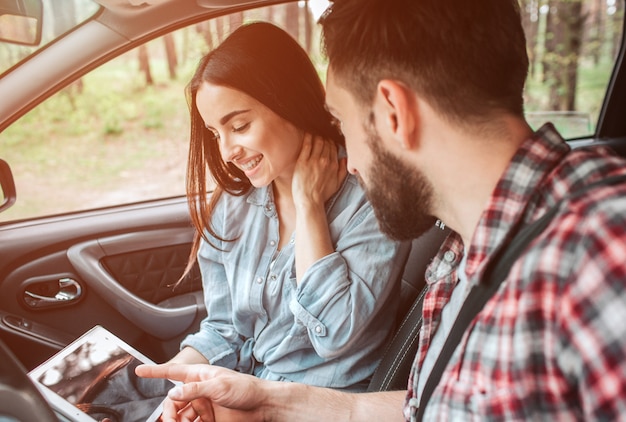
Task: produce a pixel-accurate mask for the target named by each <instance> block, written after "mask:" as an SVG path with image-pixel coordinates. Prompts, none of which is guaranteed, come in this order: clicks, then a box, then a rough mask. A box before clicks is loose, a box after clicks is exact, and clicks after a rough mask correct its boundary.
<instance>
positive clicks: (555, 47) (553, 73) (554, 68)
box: [543, 0, 584, 110]
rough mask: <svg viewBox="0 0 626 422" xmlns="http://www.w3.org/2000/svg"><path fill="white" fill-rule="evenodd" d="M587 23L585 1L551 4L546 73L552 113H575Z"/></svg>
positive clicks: (563, 1)
mask: <svg viewBox="0 0 626 422" xmlns="http://www.w3.org/2000/svg"><path fill="white" fill-rule="evenodd" d="M583 23H584V18H583V16H582V0H553V1H551V2H550V11H549V13H548V15H547V19H546V34H545V56H544V61H543V70H544V82H545V83H546V84H547V85H548V87H549V97H548V107H549V108H550V109H551V110H574V109H575V106H576V83H577V81H578V58H579V55H580V46H581V37H582V29H583Z"/></svg>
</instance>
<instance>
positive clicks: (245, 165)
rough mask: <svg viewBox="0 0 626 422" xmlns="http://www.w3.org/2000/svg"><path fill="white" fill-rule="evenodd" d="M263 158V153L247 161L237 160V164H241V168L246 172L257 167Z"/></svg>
mask: <svg viewBox="0 0 626 422" xmlns="http://www.w3.org/2000/svg"><path fill="white" fill-rule="evenodd" d="M262 159H263V154H259V155H257V156H256V157H254V158H252V159H250V160H247V161H245V162H237V165H238V166H239V168H241V169H242V170H243V171H244V172H246V173H248V172H249V171H251V170H253V169H255V168H256V167H257V166H258V164H259V163H260V162H261V160H262Z"/></svg>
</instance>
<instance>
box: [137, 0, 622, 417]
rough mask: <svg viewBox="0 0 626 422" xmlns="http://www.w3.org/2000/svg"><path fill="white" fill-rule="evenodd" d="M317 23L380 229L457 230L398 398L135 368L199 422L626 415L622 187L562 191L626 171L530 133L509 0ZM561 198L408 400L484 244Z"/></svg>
mask: <svg viewBox="0 0 626 422" xmlns="http://www.w3.org/2000/svg"><path fill="white" fill-rule="evenodd" d="M322 25H323V30H324V42H325V47H326V53H327V55H328V58H329V70H328V78H327V104H328V108H329V110H330V111H331V112H332V113H333V114H334V116H335V117H336V118H337V119H338V121H339V122H340V123H341V126H342V130H343V131H344V135H345V137H346V143H347V150H348V169H349V171H351V172H352V173H354V174H357V175H359V176H360V177H361V179H362V182H363V184H364V186H365V187H366V189H367V192H368V196H369V198H370V200H371V202H372V204H373V205H374V208H375V210H376V214H377V217H378V219H379V221H380V224H381V227H382V228H383V229H384V230H385V231H386V232H387V233H388V234H389V235H391V236H392V237H395V238H398V239H406V238H413V237H417V236H419V235H420V234H421V233H423V232H424V231H425V230H426V229H427V228H428V227H430V226H431V224H432V221H433V218H434V217H436V218H439V219H441V220H442V221H444V222H445V223H446V225H448V226H449V227H451V228H452V229H453V230H454V233H452V234H451V235H450V237H449V238H448V239H447V240H446V242H445V243H444V245H443V246H442V248H441V250H440V253H439V255H438V256H437V257H436V258H435V260H434V261H433V263H432V264H431V266H430V267H429V270H428V271H427V274H426V277H427V282H428V284H429V291H428V294H427V296H426V298H425V301H424V309H423V319H424V322H423V327H422V329H421V332H420V345H419V350H418V354H417V357H416V361H415V364H414V368H413V371H412V374H411V377H410V379H409V384H408V390H407V391H402V392H385V393H368V394H346V393H343V392H339V391H332V390H326V389H321V388H314V387H309V386H304V385H301V384H294V383H267V382H263V381H260V380H257V379H255V378H253V377H249V376H246V375H241V374H236V373H233V372H230V371H226V370H223V369H220V368H213V367H208V366H206V367H202V368H198V367H177V366H171V367H163V366H160V367H159V366H157V367H142V368H141V369H140V370H139V373H140V375H143V376H158V377H163V376H168V377H171V378H175V379H179V380H182V381H185V382H187V384H186V385H184V386H183V387H182V388H178V389H176V390H174V391H173V392H172V393H171V394H172V395H171V397H172V398H174V399H176V400H180V401H181V407H182V406H183V405H186V404H187V403H189V402H190V401H191V400H194V401H192V402H191V406H188V407H186V410H184V411H182V412H181V415H182V414H185V412H189V413H190V414H192V415H193V416H196V415H200V416H201V417H202V418H203V420H212V417H213V410H212V409H214V410H215V415H216V417H217V419H218V420H219V417H218V416H221V412H223V411H226V412H228V416H226V417H225V418H232V419H230V420H233V419H234V418H235V416H237V417H240V418H242V419H247V420H276V421H283V420H285V421H286V420H299V421H302V420H305V421H306V420H311V421H319V420H354V421H365V420H372V421H379V420H380V421H383V420H384V421H390V420H403V419H414V418H415V415H416V412H417V409H418V408H419V406H420V405H421V406H424V410H425V419H426V420H472V419H474V420H483V419H515V420H536V419H540V420H545V419H552V418H553V419H556V420H579V419H588V420H615V419H618V418H619V417H620V416H621V415H624V414H626V324H624V323H623V322H622V321H623V319H624V318H625V317H626V289H625V288H624V287H625V284H626V282H625V280H626V232H625V230H624V227H626V221H625V219H626V217H625V216H626V195H625V193H626V186H625V185H624V184H620V185H617V186H602V187H597V188H594V189H593V190H589V191H587V192H585V194H584V195H578V196H576V195H575V194H574V193H575V192H576V191H579V190H581V189H582V188H583V187H584V186H585V185H588V184H590V183H593V182H596V181H598V180H603V179H605V178H607V177H609V176H611V175H615V174H624V173H626V163H625V162H624V161H623V160H622V159H620V158H616V157H613V156H611V155H610V154H609V153H608V152H607V151H603V150H600V149H597V150H594V151H582V150H579V151H570V148H569V147H568V146H567V144H566V143H565V142H564V141H563V140H562V139H561V137H560V136H559V135H558V133H557V132H556V131H555V130H554V128H553V127H552V126H551V125H546V126H544V127H542V128H541V129H540V130H539V131H537V132H536V133H533V132H532V130H531V129H530V127H529V126H528V125H527V123H526V122H525V120H524V118H523V99H522V90H523V86H524V81H525V78H526V73H527V68H528V59H527V55H526V50H525V48H526V47H525V39H524V34H523V30H522V28H521V24H520V17H519V13H518V4H517V0H472V1H467V0H447V1H442V0H394V1H392V2H389V1H388V0H337V2H336V3H335V4H334V5H333V6H332V9H331V10H330V11H329V12H328V13H327V14H326V16H325V17H324V18H323V21H322ZM571 194H574V195H572V196H570V197H568V198H565V197H566V196H568V195H571ZM564 198H565V199H564ZM561 200H563V204H562V206H561V208H560V210H559V212H558V213H557V215H556V217H555V218H554V219H553V220H552V223H551V224H550V225H549V226H548V227H547V228H546V229H545V231H544V232H543V233H542V234H541V235H539V236H538V237H537V238H536V240H535V241H534V242H533V243H532V244H531V247H530V248H528V249H527V250H526V251H525V252H524V253H523V254H522V255H521V256H520V258H519V259H518V260H517V261H516V262H515V264H514V265H513V266H512V268H511V272H510V273H509V276H508V278H507V279H506V281H505V282H504V283H503V285H502V286H500V289H499V290H498V291H497V292H496V293H495V295H494V296H493V297H492V298H491V299H490V300H489V301H488V302H487V304H486V305H485V307H484V308H483V310H482V311H481V312H480V313H479V314H478V316H477V317H476V318H475V319H474V320H473V321H472V323H471V324H470V326H469V328H468V330H467V331H466V333H465V335H464V337H463V338H462V340H461V342H460V344H459V345H458V347H457V348H456V350H455V353H454V354H453V355H452V357H451V359H450V361H449V363H448V365H447V367H446V370H445V371H444V373H443V374H442V377H441V380H440V382H439V384H438V386H437V388H436V389H435V390H434V392H433V394H432V396H431V398H430V400H429V401H428V403H427V404H423V403H422V404H420V398H421V394H422V390H423V388H424V384H425V382H426V380H427V379H428V375H429V373H430V372H431V370H432V367H433V365H434V362H435V360H436V358H437V356H438V355H439V352H440V351H441V348H442V344H443V342H444V340H445V338H446V337H447V335H448V332H449V330H450V327H451V325H452V323H453V322H454V319H455V317H456V314H457V312H458V310H459V308H460V306H461V305H462V303H463V301H464V300H465V298H466V295H467V292H468V291H469V289H470V288H471V286H473V285H475V284H478V283H480V281H481V279H482V277H483V275H484V271H485V267H486V265H487V264H488V263H489V261H490V258H491V256H492V255H493V253H494V251H495V250H496V249H497V248H498V247H500V246H501V245H503V244H505V243H506V242H507V241H508V240H509V239H510V238H511V237H512V235H513V234H514V233H515V232H516V231H517V230H518V228H519V227H520V226H522V225H526V224H528V223H531V222H533V221H535V220H537V219H538V218H539V217H540V216H541V215H543V214H544V213H545V212H546V211H547V210H548V209H549V208H551V207H553V206H555V205H556V204H558V203H559V202H560V201H561ZM195 399H198V400H195ZM208 400H210V401H212V404H213V407H211V406H210V403H209V401H208ZM402 409H404V412H403V411H402ZM176 410H178V409H172V410H170V413H169V414H170V415H171V414H173V413H174V412H175V411H176ZM179 420H187V419H184V418H183V417H182V416H181V419H179ZM226 420H228V419H226Z"/></svg>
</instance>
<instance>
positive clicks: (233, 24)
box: [228, 12, 243, 33]
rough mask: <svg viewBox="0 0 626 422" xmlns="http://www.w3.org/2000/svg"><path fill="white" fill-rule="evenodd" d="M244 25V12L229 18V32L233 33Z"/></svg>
mask: <svg viewBox="0 0 626 422" xmlns="http://www.w3.org/2000/svg"><path fill="white" fill-rule="evenodd" d="M241 24H243V12H238V13H232V14H230V15H229V16H228V25H229V31H230V33H232V32H233V31H234V30H235V29H237V28H239V27H240V26H241Z"/></svg>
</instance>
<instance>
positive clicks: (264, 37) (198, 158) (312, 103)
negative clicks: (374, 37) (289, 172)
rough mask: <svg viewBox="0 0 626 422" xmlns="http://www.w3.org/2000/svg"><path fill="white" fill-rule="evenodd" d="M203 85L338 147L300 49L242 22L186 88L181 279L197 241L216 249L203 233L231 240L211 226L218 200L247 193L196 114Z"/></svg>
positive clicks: (266, 27)
mask: <svg viewBox="0 0 626 422" xmlns="http://www.w3.org/2000/svg"><path fill="white" fill-rule="evenodd" d="M205 82H208V83H211V84H213V85H219V86H225V87H229V88H232V89H236V90H238V91H241V92H243V93H245V94H247V95H249V96H251V97H252V98H254V99H256V100H257V101H259V102H260V103H262V104H264V105H265V106H266V107H268V108H269V109H271V110H272V111H273V112H275V113H276V114H277V115H279V116H280V117H282V118H283V119H285V120H287V121H289V122H290V123H292V124H293V125H294V126H296V127H297V128H298V129H300V130H302V131H303V132H306V133H311V134H313V135H319V136H322V137H324V138H326V139H330V140H332V141H334V142H335V143H337V144H338V145H341V146H343V145H344V140H343V137H342V135H341V133H340V132H339V130H338V129H337V127H335V125H334V124H333V120H332V117H331V116H330V114H329V113H328V111H327V110H326V108H325V102H324V96H325V93H324V86H323V85H322V82H321V80H320V78H319V76H318V74H317V71H316V70H315V67H314V66H313V63H312V62H311V60H310V59H309V57H308V55H307V53H306V52H305V51H304V49H302V47H300V45H299V44H298V43H297V42H296V41H295V40H294V39H293V38H292V37H291V36H290V35H289V34H288V33H287V32H285V31H283V30H282V29H280V28H278V27H276V26H274V25H272V24H269V23H265V22H256V23H251V24H246V25H242V26H240V27H239V28H238V29H237V30H235V31H234V32H233V33H232V34H231V35H230V36H229V37H228V38H226V39H225V40H224V41H223V42H222V44H220V45H219V46H218V47H217V48H216V49H214V50H213V51H211V52H210V53H208V54H207V55H206V56H204V57H203V58H202V59H201V61H200V63H199V66H198V68H197V69H196V72H195V74H194V75H193V77H192V79H191V82H190V83H189V85H188V86H187V98H188V102H189V108H190V115H191V137H190V147H189V159H188V163H187V182H186V183H187V201H188V204H189V210H190V217H191V222H192V224H193V226H194V228H195V229H196V233H195V236H194V240H193V244H192V248H191V253H190V256H189V261H188V263H187V268H186V269H185V272H184V274H183V276H182V277H181V280H182V278H183V277H184V276H185V275H187V274H188V273H189V271H190V270H191V269H192V267H193V265H194V263H195V261H196V256H197V254H198V250H199V247H200V241H201V239H204V240H205V241H206V242H208V243H209V244H211V245H212V246H213V247H217V246H216V245H215V244H214V243H212V242H211V239H209V235H210V236H212V237H213V238H214V239H218V240H220V241H233V240H234V239H224V238H223V237H221V235H220V234H219V233H216V231H215V230H214V228H213V227H212V225H211V217H212V215H213V210H214V209H215V205H216V204H217V202H218V200H219V198H220V196H221V195H223V194H225V193H227V194H230V195H235V196H239V195H245V194H246V193H248V192H249V191H250V189H252V184H251V183H250V181H249V180H248V178H247V177H246V176H245V174H244V173H243V172H242V171H241V170H240V169H238V168H237V167H236V166H234V165H233V164H231V163H226V162H224V161H223V160H222V157H221V155H220V150H219V144H218V142H217V139H215V136H214V134H213V132H211V131H210V130H208V129H207V128H206V126H205V124H204V121H203V120H202V117H201V116H200V113H199V111H198V108H197V105H196V94H197V92H198V89H199V87H200V86H201V85H202V84H203V83H205ZM207 170H208V173H207ZM209 174H210V176H211V178H212V180H213V181H214V182H215V185H216V188H215V190H214V191H213V192H212V194H208V193H207V191H208V184H207V180H208V178H209Z"/></svg>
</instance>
